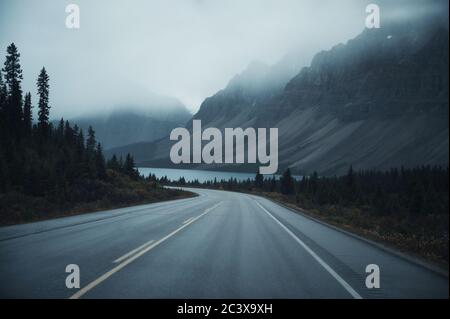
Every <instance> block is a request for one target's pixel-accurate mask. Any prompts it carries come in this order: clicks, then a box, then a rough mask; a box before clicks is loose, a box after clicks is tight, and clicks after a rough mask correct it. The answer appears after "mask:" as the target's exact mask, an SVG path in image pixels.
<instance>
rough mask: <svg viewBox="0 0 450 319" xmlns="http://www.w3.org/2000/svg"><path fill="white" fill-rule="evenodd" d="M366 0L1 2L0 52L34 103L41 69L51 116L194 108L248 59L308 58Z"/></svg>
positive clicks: (354, 22) (347, 33) (344, 36)
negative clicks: (11, 60) (15, 51)
mask: <svg viewBox="0 0 450 319" xmlns="http://www.w3.org/2000/svg"><path fill="white" fill-rule="evenodd" d="M424 1H425V0H424ZM371 2H374V3H377V1H365V0H320V1H317V0H128V1H126V0H95V1H93V0H71V1H65V0H39V1H35V0H0V52H1V58H2V59H4V56H5V55H6V47H7V46H8V45H9V44H10V43H11V42H14V43H15V44H16V45H17V47H18V48H19V51H20V53H21V64H22V68H23V74H24V81H23V89H24V91H31V93H32V94H33V96H34V99H35V101H36V97H35V95H36V88H35V82H36V78H37V75H38V73H39V70H40V69H41V68H42V67H43V66H45V68H46V69H47V71H48V73H49V75H50V86H51V91H50V102H51V106H52V116H53V117H54V118H59V117H62V116H63V117H66V118H70V117H74V116H79V115H83V114H88V113H95V112H104V111H109V110H112V109H115V108H120V107H129V106H130V105H134V106H139V107H142V108H145V107H148V104H151V103H149V101H150V100H152V99H154V97H155V96H169V97H172V98H176V99H178V100H179V101H181V102H182V103H183V104H185V105H186V107H187V108H188V109H189V110H190V111H191V112H192V113H194V112H196V111H197V110H198V108H199V107H200V105H201V103H202V101H203V100H204V99H205V98H207V97H208V96H211V95H213V94H214V93H216V92H217V91H219V90H220V89H222V88H224V87H225V86H226V84H227V83H228V81H229V80H230V79H231V78H232V77H233V76H234V75H235V74H237V73H239V72H242V71H243V70H244V69H245V68H246V66H247V65H248V64H249V63H251V62H252V61H262V62H264V63H266V64H274V63H276V62H278V61H279V60H280V59H282V57H283V56H285V55H286V54H288V53H290V52H295V53H296V54H298V55H299V58H300V55H304V56H302V57H301V58H302V59H303V60H305V56H306V57H307V59H306V60H310V58H311V57H312V53H313V52H318V51H320V50H325V49H330V48H331V47H332V46H334V45H336V44H338V43H342V42H345V41H347V40H348V39H351V38H353V37H355V36H356V35H358V34H359V33H360V32H361V31H362V30H363V29H364V25H365V18H366V12H365V8H366V5H367V4H368V3H371ZM378 2H385V0H384V1H381V0H380V1H378ZM391 2H392V0H391ZM401 2H402V3H405V1H401ZM70 3H74V4H77V5H78V6H79V8H80V29H68V28H66V25H65V20H66V17H67V15H68V14H67V13H66V12H65V8H66V6H67V5H68V4H70ZM399 3H400V0H399ZM380 5H381V8H382V9H383V6H382V5H383V4H380ZM400 9H403V10H400V11H397V13H401V14H404V13H405V12H408V10H410V8H409V7H408V5H406V4H403V7H400ZM422 9H423V8H422ZM390 12H391V13H392V12H393V11H390ZM382 14H384V12H383V11H382ZM387 14H388V13H386V15H387ZM382 17H383V15H382ZM2 63H3V62H2ZM35 105H36V102H35Z"/></svg>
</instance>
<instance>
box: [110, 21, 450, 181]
mask: <svg viewBox="0 0 450 319" xmlns="http://www.w3.org/2000/svg"><path fill="white" fill-rule="evenodd" d="M299 59H300V58H299ZM274 70H277V68H276V67H268V66H265V65H263V64H261V63H253V64H251V65H250V66H249V68H248V69H247V70H246V71H244V72H243V73H241V74H240V75H238V76H236V77H235V78H234V79H233V80H231V81H230V83H229V84H228V86H227V87H226V88H225V89H224V90H221V91H219V92H218V93H217V94H215V95H214V96H212V97H210V98H208V99H206V100H205V101H204V102H203V104H202V106H201V108H200V110H199V112H198V113H197V114H196V115H195V116H194V119H201V120H202V125H204V127H206V126H214V127H218V128H222V129H223V128H225V127H243V128H246V127H267V128H269V127H278V128H279V143H280V145H279V152H280V153H279V161H280V168H285V167H291V168H292V169H293V170H294V171H296V172H298V173H311V172H312V171H318V172H319V173H321V174H327V175H331V174H343V173H345V172H346V171H347V170H348V167H349V166H350V165H353V166H354V167H355V168H357V169H359V168H366V169H372V168H373V169H389V168H391V167H399V166H405V167H414V166H417V165H448V158H449V154H448V149H449V148H448V146H449V141H448V138H449V131H448V84H449V83H448V13H440V14H436V13H435V12H433V14H428V15H426V16H420V17H415V18H414V19H399V20H392V21H389V22H388V23H385V24H384V25H383V27H382V28H381V29H371V30H369V29H367V30H364V31H363V32H362V33H361V34H360V35H359V36H357V37H356V38H354V39H352V40H350V41H348V42H347V43H345V44H339V45H336V46H335V47H333V48H332V49H331V50H328V51H323V52H320V53H318V54H317V55H316V56H315V57H314V59H313V60H312V62H311V65H310V66H309V67H305V68H303V69H302V70H301V71H300V72H298V73H296V74H294V75H293V76H292V78H290V79H286V78H283V77H281V78H278V79H277V78H276V76H274V75H273V74H274V73H275V74H276V72H275V71H274ZM189 126H190V125H189V124H188V127H189ZM170 146H171V143H170V141H169V139H168V137H167V138H163V139H162V140H161V141H159V142H156V143H153V144H152V145H151V146H150V145H139V151H138V152H137V153H135V158H136V160H137V161H138V163H139V164H141V165H148V166H170V160H169V159H168V156H169V150H170ZM136 148H137V147H135V146H131V148H127V147H125V148H122V149H118V150H116V151H118V152H124V151H126V150H130V149H135V150H136ZM190 167H193V166H190ZM197 167H199V168H205V169H211V168H215V169H219V168H220V169H230V166H229V165H228V166H225V165H216V166H214V167H213V166H211V165H200V166H197ZM232 167H233V169H238V168H237V166H236V165H233V166H232ZM240 168H242V166H241V167H240Z"/></svg>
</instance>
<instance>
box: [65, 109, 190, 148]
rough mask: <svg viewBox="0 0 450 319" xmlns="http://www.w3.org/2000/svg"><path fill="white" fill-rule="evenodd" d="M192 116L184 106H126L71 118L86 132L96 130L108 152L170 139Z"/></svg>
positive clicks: (71, 120) (98, 137)
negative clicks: (90, 128) (111, 149)
mask: <svg viewBox="0 0 450 319" xmlns="http://www.w3.org/2000/svg"><path fill="white" fill-rule="evenodd" d="M191 117H192V114H191V113H190V112H189V111H188V110H187V109H186V107H185V106H184V105H182V104H181V103H179V102H178V103H176V104H172V105H170V106H166V105H163V106H161V107H156V106H154V107H152V108H149V110H145V109H144V108H137V107H123V108H118V109H117V110H115V111H113V112H111V113H105V114H101V113H100V114H95V115H91V116H84V117H78V118H73V119H70V122H72V123H76V124H77V125H78V126H79V127H81V128H82V129H83V131H85V132H86V131H87V129H88V128H89V126H92V127H94V128H95V131H96V136H97V139H98V140H99V141H100V142H101V143H102V145H103V147H104V148H105V149H109V148H114V147H119V146H123V145H128V144H131V143H137V142H151V141H154V140H157V139H159V138H161V137H163V136H167V134H169V133H170V131H171V130H172V129H173V128H175V127H180V126H184V125H185V124H186V123H187V121H188V120H189V119H190V118H191Z"/></svg>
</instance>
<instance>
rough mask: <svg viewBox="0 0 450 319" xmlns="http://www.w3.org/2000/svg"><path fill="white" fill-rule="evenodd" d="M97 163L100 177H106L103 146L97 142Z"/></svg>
mask: <svg viewBox="0 0 450 319" xmlns="http://www.w3.org/2000/svg"><path fill="white" fill-rule="evenodd" d="M95 163H96V166H97V167H96V169H97V175H98V178H100V179H105V178H106V164H105V156H104V155H103V148H102V145H101V144H100V143H98V144H97V149H96V151H95Z"/></svg>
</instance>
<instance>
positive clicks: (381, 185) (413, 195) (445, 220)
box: [153, 166, 449, 267]
mask: <svg viewBox="0 0 450 319" xmlns="http://www.w3.org/2000/svg"><path fill="white" fill-rule="evenodd" d="M153 180H154V181H157V182H160V183H163V184H171V185H180V186H191V187H205V188H213V189H223V190H230V191H240V192H248V193H253V194H258V195H263V196H266V197H268V198H270V199H273V200H275V201H278V202H280V203H282V204H285V205H286V206H289V207H290V208H293V209H295V210H297V211H299V212H303V213H305V214H307V215H310V216H312V217H315V218H317V219H320V220H322V221H325V222H327V223H329V224H332V225H335V226H338V227H340V228H342V229H345V230H348V231H350V232H353V233H356V234H359V235H362V236H364V237H366V238H369V239H372V240H375V241H378V242H381V243H385V244H387V245H388V246H392V247H395V248H397V249H399V250H401V251H404V252H408V253H412V254H414V255H417V256H421V257H423V258H425V259H427V260H430V261H434V262H437V263H439V264H441V265H444V266H446V267H448V260H449V245H448V243H449V170H448V168H441V167H429V166H426V167H425V166H424V167H418V168H413V169H406V168H401V169H391V170H389V171H372V170H368V171H358V172H355V171H354V170H353V168H351V167H350V169H349V171H348V174H347V175H345V176H340V177H337V176H336V177H320V176H319V175H318V174H317V173H314V174H312V175H311V176H306V177H304V178H302V179H298V180H296V179H294V178H293V177H292V175H291V172H290V170H289V169H288V170H286V171H285V172H284V174H283V175H282V177H281V178H280V179H275V177H272V178H264V177H263V176H262V175H261V174H259V173H258V174H256V176H255V178H254V179H252V180H250V179H249V180H246V181H237V180H236V179H230V180H228V181H225V180H222V181H217V180H214V181H209V182H206V183H199V182H198V181H194V182H189V183H188V182H186V181H185V180H184V179H183V178H181V179H180V180H178V181H174V182H173V181H172V182H171V181H169V180H167V179H166V178H162V179H156V178H155V177H153Z"/></svg>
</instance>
